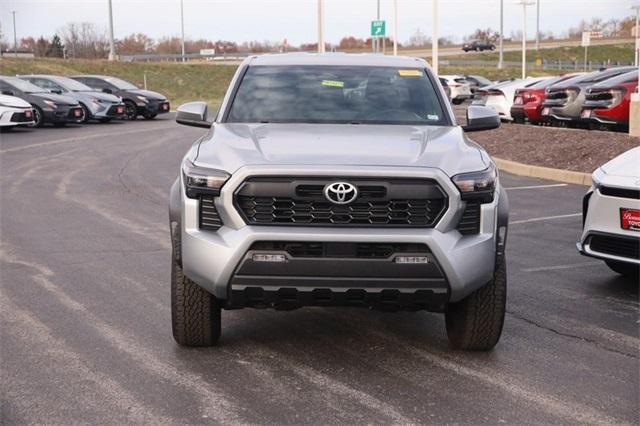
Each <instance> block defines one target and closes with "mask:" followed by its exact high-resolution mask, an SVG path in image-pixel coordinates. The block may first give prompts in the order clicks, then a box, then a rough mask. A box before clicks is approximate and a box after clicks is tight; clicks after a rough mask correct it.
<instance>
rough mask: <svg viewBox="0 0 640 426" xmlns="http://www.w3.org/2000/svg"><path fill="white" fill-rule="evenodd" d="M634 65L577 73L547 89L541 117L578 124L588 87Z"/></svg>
mask: <svg viewBox="0 0 640 426" xmlns="http://www.w3.org/2000/svg"><path fill="white" fill-rule="evenodd" d="M635 69H636V67H633V66H628V67H616V68H609V69H607V70H604V71H595V72H591V73H588V74H584V75H579V76H576V77H573V78H570V79H568V80H565V81H563V82H561V83H557V84H554V85H553V86H551V87H549V88H548V89H547V93H546V96H545V100H544V103H543V106H542V117H543V119H544V120H545V121H547V122H549V123H551V124H555V125H558V124H561V123H563V124H564V125H569V126H578V125H580V124H581V118H580V114H581V113H582V105H583V104H584V101H585V97H586V90H587V88H588V87H590V86H592V85H594V84H596V83H600V82H603V81H606V80H608V79H610V78H612V77H615V76H618V75H620V74H624V73H627V72H630V71H633V70H635Z"/></svg>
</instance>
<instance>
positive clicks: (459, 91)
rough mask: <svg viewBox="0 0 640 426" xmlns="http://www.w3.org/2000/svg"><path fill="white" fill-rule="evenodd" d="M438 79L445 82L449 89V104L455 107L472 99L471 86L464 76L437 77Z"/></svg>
mask: <svg viewBox="0 0 640 426" xmlns="http://www.w3.org/2000/svg"><path fill="white" fill-rule="evenodd" d="M438 77H439V78H443V79H445V80H447V86H449V88H450V89H451V102H453V103H454V104H455V105H459V104H461V103H462V102H464V101H465V100H466V99H471V98H472V97H473V93H471V84H470V83H469V82H468V81H467V79H466V78H465V77H464V75H439V76H438Z"/></svg>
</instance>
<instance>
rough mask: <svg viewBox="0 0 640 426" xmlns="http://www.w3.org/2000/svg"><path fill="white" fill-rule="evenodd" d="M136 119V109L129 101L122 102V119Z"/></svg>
mask: <svg viewBox="0 0 640 426" xmlns="http://www.w3.org/2000/svg"><path fill="white" fill-rule="evenodd" d="M136 118H138V107H137V106H136V104H135V103H133V102H131V101H124V119H125V120H131V121H133V120H135V119H136Z"/></svg>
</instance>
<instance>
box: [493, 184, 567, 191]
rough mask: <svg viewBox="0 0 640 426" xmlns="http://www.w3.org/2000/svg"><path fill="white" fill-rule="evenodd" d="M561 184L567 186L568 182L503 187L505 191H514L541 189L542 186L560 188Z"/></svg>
mask: <svg viewBox="0 0 640 426" xmlns="http://www.w3.org/2000/svg"><path fill="white" fill-rule="evenodd" d="M563 186H569V184H568V183H554V184H549V185H531V186H513V187H511V188H505V189H506V190H507V191H514V190H516V189H542V188H560V187H563Z"/></svg>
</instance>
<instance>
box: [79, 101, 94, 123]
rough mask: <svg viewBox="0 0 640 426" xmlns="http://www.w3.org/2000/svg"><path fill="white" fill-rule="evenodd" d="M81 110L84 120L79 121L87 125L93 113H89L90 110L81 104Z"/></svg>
mask: <svg viewBox="0 0 640 426" xmlns="http://www.w3.org/2000/svg"><path fill="white" fill-rule="evenodd" d="M80 108H82V118H80V120H78V121H79V122H80V123H86V122H88V121H89V119H90V118H91V113H90V112H89V108H87V107H86V106H84V104H80Z"/></svg>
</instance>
